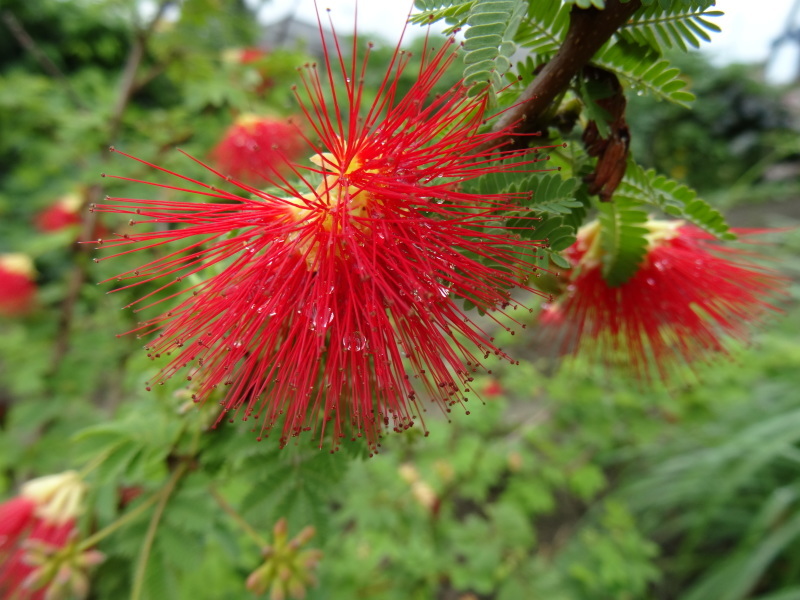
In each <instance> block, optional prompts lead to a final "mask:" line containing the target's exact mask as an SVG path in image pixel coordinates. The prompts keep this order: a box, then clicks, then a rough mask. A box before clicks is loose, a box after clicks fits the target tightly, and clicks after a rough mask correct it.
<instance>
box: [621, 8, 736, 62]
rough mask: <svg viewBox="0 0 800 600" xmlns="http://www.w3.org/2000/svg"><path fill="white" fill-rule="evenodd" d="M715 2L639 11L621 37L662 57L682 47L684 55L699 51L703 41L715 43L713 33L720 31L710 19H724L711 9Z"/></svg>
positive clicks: (622, 30) (623, 30) (624, 28)
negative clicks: (669, 51) (695, 49)
mask: <svg viewBox="0 0 800 600" xmlns="http://www.w3.org/2000/svg"><path fill="white" fill-rule="evenodd" d="M714 4H715V2H714V0H699V1H697V0H696V1H694V2H692V3H690V4H689V5H685V4H684V5H675V4H673V5H672V6H670V7H669V8H666V9H665V8H663V7H662V6H660V5H658V4H652V5H650V6H648V7H645V8H643V9H642V10H639V11H637V12H636V13H635V14H634V16H633V18H632V19H631V20H630V21H629V22H628V23H626V24H625V25H623V26H622V27H621V28H620V29H619V31H618V35H619V36H620V37H621V38H622V39H625V40H627V41H629V42H634V43H637V44H641V45H646V46H650V47H651V48H652V49H653V50H655V51H656V52H658V53H659V54H662V53H663V49H665V48H666V49H673V48H679V49H680V50H683V51H684V52H685V51H687V50H689V47H692V48H699V47H700V43H701V42H708V41H710V40H711V37H710V35H709V32H711V33H717V32H718V31H719V30H720V29H719V26H718V25H716V24H715V23H713V22H711V21H709V20H708V18H709V17H720V16H722V14H723V13H722V12H721V11H718V10H708V9H709V7H711V6H714Z"/></svg>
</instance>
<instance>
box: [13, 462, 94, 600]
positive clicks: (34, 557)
mask: <svg viewBox="0 0 800 600" xmlns="http://www.w3.org/2000/svg"><path fill="white" fill-rule="evenodd" d="M84 494H85V486H84V484H83V482H82V481H81V479H80V477H79V476H78V474H77V473H75V472H74V471H68V472H65V473H60V474H57V475H48V476H45V477H40V478H38V479H33V480H31V481H29V482H28V483H26V484H25V485H23V486H22V490H21V491H20V495H19V496H17V497H16V498H13V499H11V500H9V501H7V502H4V503H3V504H0V599H2V600H12V599H13V600H17V599H20V600H22V599H24V600H41V599H43V598H45V597H48V595H47V594H48V587H49V586H48V585H47V584H48V583H50V582H49V581H41V577H42V575H43V574H44V573H43V572H40V569H39V568H38V567H39V566H40V565H38V564H37V563H39V562H41V560H40V558H41V557H42V556H43V555H45V554H47V555H52V554H53V553H54V552H57V551H58V550H60V549H62V548H64V547H65V546H66V545H67V543H68V542H69V541H70V539H72V538H73V537H75V535H76V534H77V529H76V525H75V523H76V519H77V517H78V516H79V515H80V513H81V510H82V504H83V497H84ZM45 571H46V569H45ZM51 575H52V574H51Z"/></svg>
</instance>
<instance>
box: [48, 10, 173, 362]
mask: <svg viewBox="0 0 800 600" xmlns="http://www.w3.org/2000/svg"><path fill="white" fill-rule="evenodd" d="M174 2H175V0H161V2H159V4H158V7H157V9H156V13H155V14H154V15H153V18H152V19H150V22H149V23H148V24H147V25H146V26H145V27H143V28H141V29H139V30H138V31H137V32H136V34H135V36H134V40H133V46H132V47H131V50H130V52H129V54H128V58H127V60H126V61H125V68H124V70H123V72H122V77H121V79H120V85H119V93H118V95H117V99H116V102H115V103H114V108H113V110H112V111H111V117H110V119H109V123H108V138H107V139H108V143H107V144H105V145H106V146H108V145H111V144H113V142H114V141H115V139H116V138H117V136H118V135H119V132H120V129H121V127H122V118H123V116H124V114H125V110H126V109H127V107H128V104H129V103H130V101H131V97H132V96H133V93H134V92H135V91H136V90H137V89H138V88H139V87H140V85H141V84H139V83H138V82H137V80H136V73H137V71H138V70H139V67H140V66H141V63H142V59H143V58H144V55H145V49H146V47H147V42H148V40H149V38H150V35H151V34H152V33H153V31H154V30H155V27H156V25H157V24H158V22H159V21H160V20H161V18H162V17H163V16H164V12H165V11H166V10H167V8H168V7H169V6H170V5H171V4H173V3H174ZM106 157H107V154H105V155H104V160H106ZM101 197H102V188H101V187H100V186H99V185H93V186H91V187H90V188H89V189H88V190H87V192H86V194H85V195H84V197H83V203H82V205H81V207H80V209H79V212H80V214H83V223H82V226H81V237H80V239H81V240H89V239H91V238H92V235H93V233H94V231H95V223H96V215H95V214H94V213H93V212H89V210H88V208H89V206H90V205H91V204H94V203H97V202H99V201H100V199H101ZM74 257H75V258H74V260H75V266H74V268H73V270H72V273H71V274H70V278H69V281H68V283H67V292H66V295H65V297H64V301H63V303H62V305H61V313H60V315H59V319H58V329H57V332H56V338H55V343H54V346H53V358H52V360H51V362H50V374H55V373H56V371H57V370H58V368H59V366H60V365H61V361H62V360H63V359H64V356H66V354H67V352H68V351H69V346H70V335H71V331H72V320H73V317H74V315H75V306H76V305H77V303H78V298H79V297H80V291H81V288H82V287H83V284H84V283H85V282H86V280H87V279H88V277H89V264H90V263H89V259H88V257H87V256H86V252H80V251H76V252H75V253H74Z"/></svg>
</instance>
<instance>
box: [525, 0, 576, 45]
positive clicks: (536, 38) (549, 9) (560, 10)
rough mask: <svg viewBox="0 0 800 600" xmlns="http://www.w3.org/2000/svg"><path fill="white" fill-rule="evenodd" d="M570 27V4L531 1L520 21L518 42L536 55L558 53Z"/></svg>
mask: <svg viewBox="0 0 800 600" xmlns="http://www.w3.org/2000/svg"><path fill="white" fill-rule="evenodd" d="M568 27H569V6H567V5H566V4H562V3H561V2H531V3H530V6H529V7H528V15H527V18H526V19H525V20H524V21H523V22H522V23H520V26H519V29H518V30H517V36H516V42H517V43H518V44H519V45H520V46H522V47H524V48H527V49H528V50H529V51H530V53H531V54H533V55H536V56H543V55H544V56H550V55H553V54H555V53H556V51H557V50H558V49H559V47H560V46H561V42H562V41H563V39H564V36H565V35H566V33H567V28H568Z"/></svg>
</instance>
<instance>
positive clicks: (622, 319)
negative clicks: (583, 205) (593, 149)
mask: <svg viewBox="0 0 800 600" xmlns="http://www.w3.org/2000/svg"><path fill="white" fill-rule="evenodd" d="M645 226H646V227H647V228H648V229H649V231H650V234H649V235H648V242H649V249H648V252H647V256H646V257H645V259H644V262H643V263H642V265H641V266H640V267H639V270H638V271H637V272H636V274H635V275H634V276H633V277H631V278H630V279H629V280H628V281H627V282H626V283H624V284H622V285H620V286H618V287H611V286H609V284H608V283H606V281H605V280H604V279H603V276H602V272H601V271H602V269H601V262H602V250H601V246H600V236H599V223H597V222H593V223H591V224H589V225H587V226H585V227H584V228H582V229H581V231H580V232H579V233H578V240H577V241H576V243H575V244H573V246H572V247H571V248H570V249H568V250H567V252H566V255H567V258H568V259H569V260H570V262H571V263H572V264H573V270H572V271H571V274H570V281H569V285H568V287H567V291H566V293H565V294H564V296H562V297H561V298H560V299H559V300H558V301H557V302H556V303H555V304H551V305H549V306H547V307H546V308H545V309H544V310H543V311H542V313H541V318H540V324H541V326H542V328H543V331H544V336H545V338H546V339H548V340H549V341H551V342H555V343H556V344H557V346H558V347H560V349H561V350H562V351H563V352H574V353H578V352H581V353H589V354H591V355H592V356H594V357H597V358H598V359H599V360H601V361H603V362H607V363H615V364H616V363H619V364H620V365H624V366H625V367H626V368H628V369H630V370H632V371H633V372H634V373H635V374H636V375H637V376H639V377H640V378H642V379H649V378H650V377H651V376H652V375H653V374H654V372H655V373H657V374H658V376H659V377H661V378H662V379H665V380H666V378H667V376H668V374H670V373H671V372H672V370H673V367H676V366H680V365H688V364H691V363H693V362H695V361H707V360H709V359H711V358H713V357H714V356H715V355H717V354H718V353H724V352H725V351H726V345H725V343H726V340H727V339H729V338H734V339H737V340H742V341H744V340H747V338H748V334H749V331H750V329H751V326H752V325H753V324H754V323H758V322H760V321H762V320H763V318H764V317H765V316H766V315H767V314H768V313H769V312H771V311H776V310H778V309H777V308H775V306H774V305H773V304H772V302H774V301H775V299H777V298H778V297H779V296H781V295H782V294H783V293H784V289H785V285H786V281H785V280H784V279H783V278H782V277H781V276H780V275H779V274H777V273H775V272H774V271H771V270H768V269H764V268H762V267H760V266H758V265H756V264H754V263H752V262H750V261H749V260H748V259H747V257H748V256H749V255H750V254H748V253H746V252H745V251H743V250H741V249H737V248H726V247H723V246H721V245H719V244H717V243H716V240H715V238H714V237H713V236H711V235H709V234H707V233H705V232H704V231H702V230H700V229H698V228H696V227H693V226H687V225H684V224H683V222H681V221H672V222H667V221H655V220H651V221H649V222H648V223H647V224H646V225H645ZM737 233H739V234H740V235H747V234H748V233H752V232H748V231H738V232H737Z"/></svg>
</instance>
